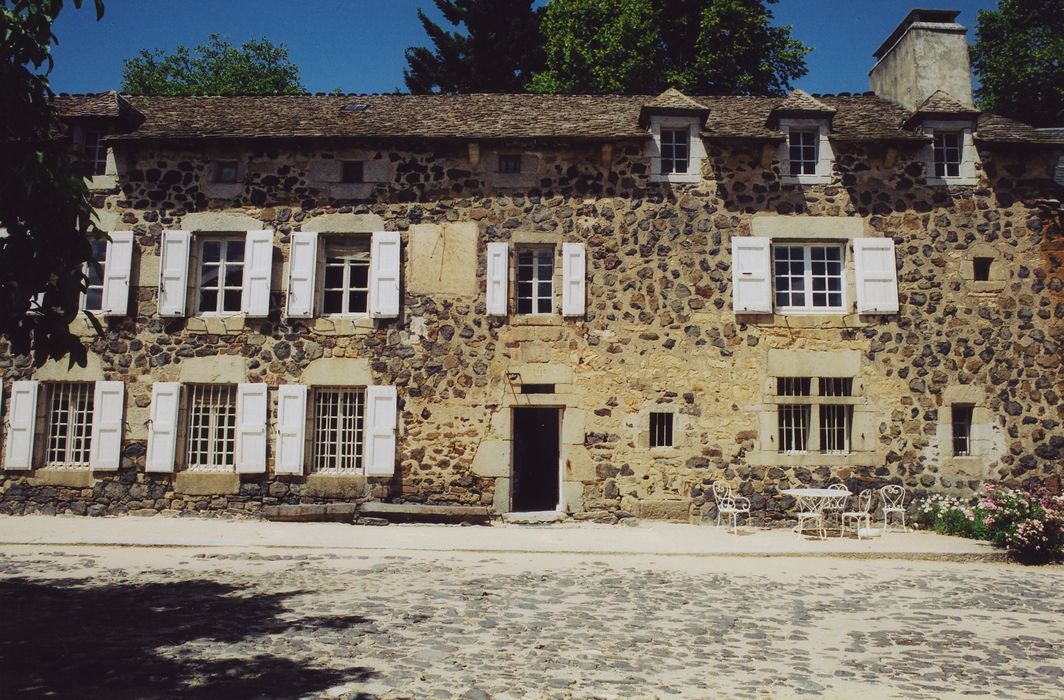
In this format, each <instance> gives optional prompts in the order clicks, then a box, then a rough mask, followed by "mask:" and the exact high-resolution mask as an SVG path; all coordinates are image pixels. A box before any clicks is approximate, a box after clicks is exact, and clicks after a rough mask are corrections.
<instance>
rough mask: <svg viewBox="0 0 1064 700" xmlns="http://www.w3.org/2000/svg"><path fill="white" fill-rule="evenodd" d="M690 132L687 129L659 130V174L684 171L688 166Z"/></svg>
mask: <svg viewBox="0 0 1064 700" xmlns="http://www.w3.org/2000/svg"><path fill="white" fill-rule="evenodd" d="M690 153H691V145H690V134H689V131H688V129H666V128H662V130H661V170H660V172H661V174H662V175H668V174H669V173H686V172H688V168H689V167H690V161H691V159H690Z"/></svg>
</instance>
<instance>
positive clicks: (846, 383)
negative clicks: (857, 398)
mask: <svg viewBox="0 0 1064 700" xmlns="http://www.w3.org/2000/svg"><path fill="white" fill-rule="evenodd" d="M818 388H819V389H820V391H819V394H820V395H821V396H852V395H853V378H852V377H821V378H820V381H819V387H818Z"/></svg>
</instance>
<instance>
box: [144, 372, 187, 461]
mask: <svg viewBox="0 0 1064 700" xmlns="http://www.w3.org/2000/svg"><path fill="white" fill-rule="evenodd" d="M180 409H181V384H180V382H156V383H155V384H153V385H152V387H151V413H150V415H149V420H148V453H147V455H146V456H145V458H144V471H147V472H172V471H173V470H174V457H175V455H176V454H177V419H178V416H179V415H180V412H181V411H180Z"/></svg>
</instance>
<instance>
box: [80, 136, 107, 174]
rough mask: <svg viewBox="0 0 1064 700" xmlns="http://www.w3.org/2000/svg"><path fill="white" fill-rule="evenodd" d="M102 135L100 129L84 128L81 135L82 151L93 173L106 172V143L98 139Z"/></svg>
mask: <svg viewBox="0 0 1064 700" xmlns="http://www.w3.org/2000/svg"><path fill="white" fill-rule="evenodd" d="M103 136H104V134H103V132H102V131H96V130H93V129H85V130H84V132H83V136H82V146H81V147H82V151H83V152H84V153H85V157H86V158H87V159H88V161H89V162H90V163H91V164H92V174H93V175H103V174H105V173H106V172H107V145H106V144H104V143H103V142H102V141H101V140H100V139H101V138H102V137H103Z"/></svg>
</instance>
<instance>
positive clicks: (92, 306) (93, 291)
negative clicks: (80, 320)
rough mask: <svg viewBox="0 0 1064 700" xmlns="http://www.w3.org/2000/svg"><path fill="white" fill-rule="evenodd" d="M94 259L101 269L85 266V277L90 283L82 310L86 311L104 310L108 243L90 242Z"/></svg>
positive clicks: (102, 241)
mask: <svg viewBox="0 0 1064 700" xmlns="http://www.w3.org/2000/svg"><path fill="white" fill-rule="evenodd" d="M89 245H91V246H92V257H93V258H95V259H96V262H98V263H99V264H100V265H99V267H96V266H93V265H85V276H86V277H87V278H88V281H87V283H86V285H85V294H84V296H83V297H82V308H84V309H85V310H86V311H103V310H104V271H105V270H106V267H107V241H105V240H94V241H90V243H89Z"/></svg>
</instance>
